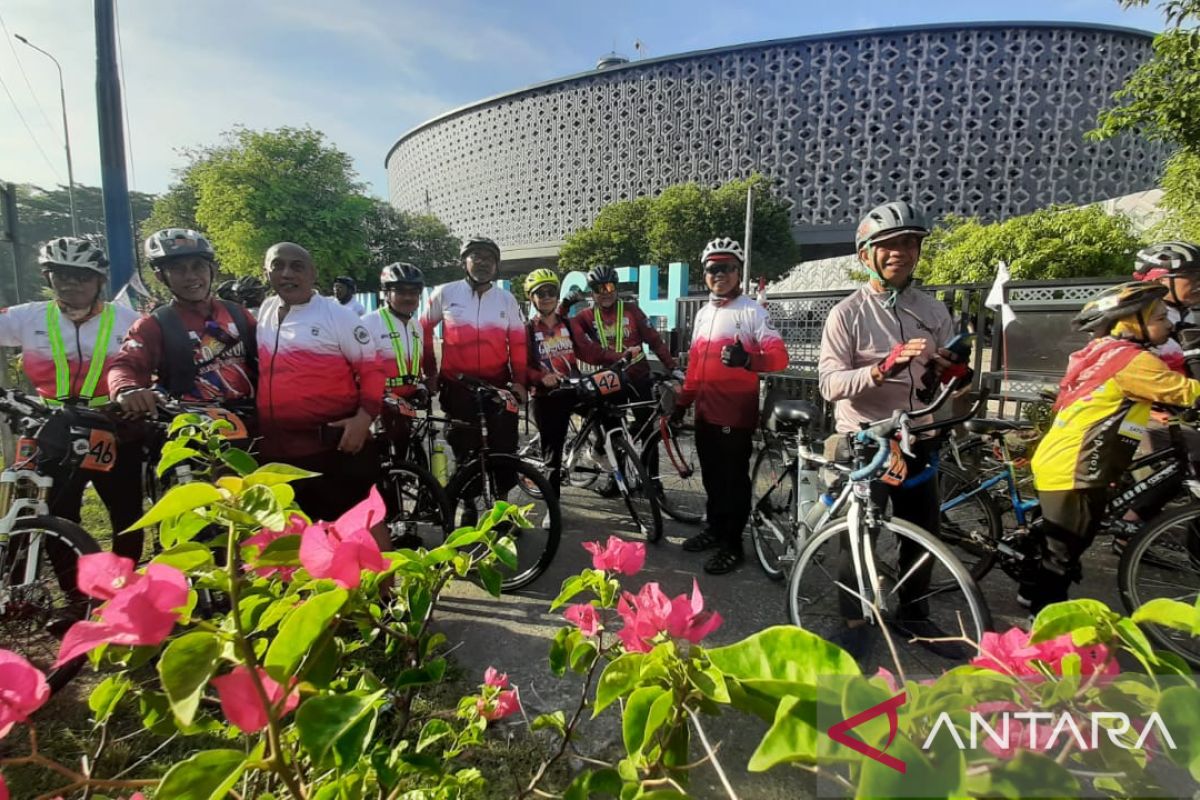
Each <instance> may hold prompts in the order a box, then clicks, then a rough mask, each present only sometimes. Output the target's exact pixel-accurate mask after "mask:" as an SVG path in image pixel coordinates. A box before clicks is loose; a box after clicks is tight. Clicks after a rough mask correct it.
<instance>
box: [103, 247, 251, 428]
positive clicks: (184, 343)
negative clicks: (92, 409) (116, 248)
mask: <svg viewBox="0 0 1200 800" xmlns="http://www.w3.org/2000/svg"><path fill="white" fill-rule="evenodd" d="M144 252H145V255H146V259H147V260H148V261H149V262H150V266H151V267H152V268H153V269H154V274H155V276H156V277H157V278H158V280H160V281H161V282H162V283H163V285H165V286H166V287H167V288H168V289H169V290H170V291H171V295H172V298H171V302H170V303H168V304H166V305H162V306H159V307H158V308H156V309H155V310H154V311H153V313H151V314H150V315H149V316H146V317H142V318H141V319H139V320H138V321H137V322H135V323H134V324H133V327H132V328H130V329H129V334H128V335H127V336H126V337H125V341H124V343H123V344H122V345H121V352H120V353H119V354H118V355H117V357H116V358H115V359H114V360H113V363H112V367H111V368H110V369H109V374H108V388H109V393H110V394H111V395H112V398H113V399H114V400H116V401H117V402H118V403H120V405H121V407H122V408H123V409H124V410H125V411H126V412H128V413H131V414H152V413H154V411H155V405H156V402H155V399H154V389H155V388H158V389H160V390H162V391H164V392H165V393H166V394H168V395H170V396H172V397H176V398H182V399H185V400H198V401H208V402H219V401H231V400H248V399H251V398H253V397H254V385H255V380H256V378H257V366H258V357H257V353H256V350H255V320H254V316H253V315H252V314H250V312H249V311H247V310H246V308H245V307H244V306H242V305H240V304H238V303H235V302H232V301H229V300H221V299H219V298H215V297H213V294H212V285H213V277H214V276H215V275H216V273H217V260H216V253H215V252H214V251H213V247H212V245H211V244H210V243H209V241H208V239H207V238H205V236H204V235H203V234H201V233H197V232H196V231H193V230H186V229H183V228H167V229H165V230H161V231H158V232H156V233H155V234H153V235H152V236H150V237H149V238H148V239H146V242H145V245H144Z"/></svg>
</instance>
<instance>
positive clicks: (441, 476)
mask: <svg viewBox="0 0 1200 800" xmlns="http://www.w3.org/2000/svg"><path fill="white" fill-rule="evenodd" d="M449 461H450V459H449V458H448V457H447V455H446V440H445V439H443V438H442V437H441V436H439V437H438V438H437V439H435V440H434V442H433V457H432V458H430V467H432V469H433V477H435V478H437V482H438V483H440V484H441V485H442V486H445V485H446V483H447V482H448V481H449V480H450V463H449Z"/></svg>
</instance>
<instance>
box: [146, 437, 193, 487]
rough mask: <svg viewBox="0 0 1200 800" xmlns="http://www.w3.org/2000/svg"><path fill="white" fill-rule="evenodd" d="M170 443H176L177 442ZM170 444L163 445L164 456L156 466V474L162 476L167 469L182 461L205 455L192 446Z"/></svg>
mask: <svg viewBox="0 0 1200 800" xmlns="http://www.w3.org/2000/svg"><path fill="white" fill-rule="evenodd" d="M169 444H175V442H171V443H169ZM169 444H168V445H164V446H163V450H162V458H160V459H159V460H158V466H157V467H155V468H154V472H155V474H156V475H158V477H160V478H161V477H162V476H163V475H165V474H166V473H167V470H169V469H171V467H174V466H175V465H176V464H178V463H180V462H181V461H187V460H188V459H189V458H199V457H200V456H202V455H204V454H203V453H201V452H200V451H199V450H193V449H192V448H190V447H184V446H177V447H170V446H169Z"/></svg>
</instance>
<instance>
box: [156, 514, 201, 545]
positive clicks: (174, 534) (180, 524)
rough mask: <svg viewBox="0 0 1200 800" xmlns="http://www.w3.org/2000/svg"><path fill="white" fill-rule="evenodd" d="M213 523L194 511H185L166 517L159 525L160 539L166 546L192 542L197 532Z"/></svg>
mask: <svg viewBox="0 0 1200 800" xmlns="http://www.w3.org/2000/svg"><path fill="white" fill-rule="evenodd" d="M211 524H212V523H211V522H209V521H208V520H207V519H205V518H204V517H202V516H200V515H199V514H197V513H195V512H194V511H185V512H184V513H182V514H180V515H179V516H176V517H169V518H167V519H164V520H163V521H162V522H161V523H159V526H158V540H159V542H161V543H162V546H163V547H164V548H171V547H174V546H175V545H177V544H180V543H182V542H190V541H191V540H192V539H194V538H196V534H198V533H200V531H202V530H204V529H205V528H207V527H208V526H209V525H211Z"/></svg>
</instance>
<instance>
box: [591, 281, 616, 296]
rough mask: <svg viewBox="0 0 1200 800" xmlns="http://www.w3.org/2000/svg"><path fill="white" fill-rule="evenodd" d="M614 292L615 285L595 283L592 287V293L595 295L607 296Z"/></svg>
mask: <svg viewBox="0 0 1200 800" xmlns="http://www.w3.org/2000/svg"><path fill="white" fill-rule="evenodd" d="M616 290H617V285H616V284H615V283H596V284H593V285H592V291H593V292H595V293H596V294H608V293H609V292H615V291H616Z"/></svg>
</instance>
